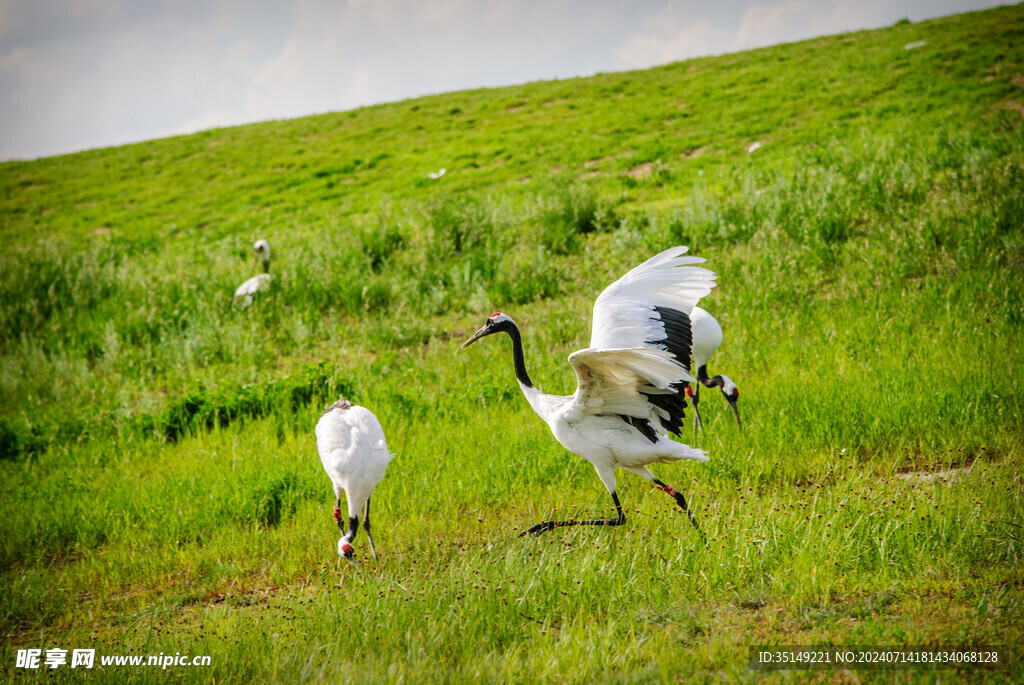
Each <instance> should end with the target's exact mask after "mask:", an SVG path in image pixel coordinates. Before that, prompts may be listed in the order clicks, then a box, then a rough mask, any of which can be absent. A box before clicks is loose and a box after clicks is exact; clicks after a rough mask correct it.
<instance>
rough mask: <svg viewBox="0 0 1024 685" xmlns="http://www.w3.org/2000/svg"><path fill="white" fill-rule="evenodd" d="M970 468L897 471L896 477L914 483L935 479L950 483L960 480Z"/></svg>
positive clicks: (920, 483)
mask: <svg viewBox="0 0 1024 685" xmlns="http://www.w3.org/2000/svg"><path fill="white" fill-rule="evenodd" d="M970 470H971V469H970V467H965V468H958V469H943V470H941V471H908V472H907V473H897V474H896V477H897V478H899V479H900V480H905V481H907V482H908V483H912V484H914V485H926V484H928V483H934V482H935V481H938V482H940V483H946V484H949V483H953V482H955V481H958V480H960V479H961V478H963V477H964V476H966V475H967V474H968V473H970Z"/></svg>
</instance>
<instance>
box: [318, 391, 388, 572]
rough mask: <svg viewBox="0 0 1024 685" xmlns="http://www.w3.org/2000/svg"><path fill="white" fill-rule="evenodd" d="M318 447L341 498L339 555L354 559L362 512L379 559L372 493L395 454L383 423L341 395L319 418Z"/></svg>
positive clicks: (336, 510) (337, 507)
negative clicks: (344, 512)
mask: <svg viewBox="0 0 1024 685" xmlns="http://www.w3.org/2000/svg"><path fill="white" fill-rule="evenodd" d="M316 446H317V450H318V451H319V452H320V461H321V462H322V463H323V465H324V471H326V472H327V475H328V476H330V478H331V483H332V484H333V485H334V494H335V495H336V496H337V498H338V503H337V504H336V505H335V506H334V519H335V520H336V521H337V522H338V529H339V530H340V531H341V533H342V537H341V539H340V540H338V554H340V555H341V556H343V557H345V558H346V559H349V560H351V559H353V558H354V556H355V550H353V548H352V541H353V540H354V539H355V537H356V532H358V530H359V513H360V511H362V512H363V529H364V530H366V539H367V540H368V541H369V542H370V551H371V552H372V553H373V558H374V559H376V558H377V549H376V547H374V545H373V538H372V537H370V496H371V495H372V494H373V489H374V488H375V487H377V484H378V483H380V481H381V480H382V479H383V478H384V472H385V471H387V468H388V462H390V461H391V457H392V455H391V452H389V451H388V445H387V442H386V441H385V440H384V430H383V429H382V428H381V427H380V422H379V421H378V420H377V417H376V416H374V415H373V414H372V413H371V412H370V410H369V409H366V408H365V407H360V406H358V405H354V404H352V403H351V402H349V401H348V400H346V399H345V398H343V397H342V398H339V399H338V401H337V402H335V403H334V404H332V405H331V406H330V407H328V408H327V411H325V412H324V413H323V415H322V416H321V417H320V420H319V421H317V424H316ZM342 492H344V493H345V498H346V499H347V500H348V527H347V528H346V527H345V525H344V524H343V523H342V521H341V494H342Z"/></svg>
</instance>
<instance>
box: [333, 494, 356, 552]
mask: <svg viewBox="0 0 1024 685" xmlns="http://www.w3.org/2000/svg"><path fill="white" fill-rule="evenodd" d="M334 520H335V521H337V522H338V530H340V531H341V534H342V538H341V540H339V541H338V554H340V555H341V556H343V557H345V558H346V559H351V558H352V556H353V554H354V552H355V550H354V549H352V544H351V543H352V541H353V540H355V539H356V532H358V530H359V517H358V516H349V517H348V530H345V527H344V525H343V524H342V522H341V498H340V497H339V498H338V503H337V504H335V505H334Z"/></svg>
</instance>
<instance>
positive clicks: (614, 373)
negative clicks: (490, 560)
mask: <svg viewBox="0 0 1024 685" xmlns="http://www.w3.org/2000/svg"><path fill="white" fill-rule="evenodd" d="M686 251H687V248H685V247H673V248H671V249H668V250H666V251H664V252H662V253H661V254H658V255H656V256H654V257H652V258H651V259H649V260H647V261H646V262H644V263H643V264H641V265H640V266H638V267H636V268H635V269H633V270H632V271H630V272H629V273H627V274H626V275H625V276H623V277H622V278H620V279H619V280H617V281H615V282H614V283H612V284H611V285H610V286H608V287H607V288H605V290H604V292H602V293H601V295H600V296H599V297H598V298H597V301H596V302H595V303H594V320H593V327H592V333H591V337H590V347H588V348H586V349H582V350H578V351H576V352H573V353H572V354H570V355H569V363H570V364H571V365H572V367H573V370H574V371H575V372H576V379H577V381H578V387H577V389H576V392H575V393H574V394H573V395H569V396H560V395H548V394H545V393H542V392H541V391H540V390H538V389H537V388H536V387H534V385H533V382H532V381H531V380H530V376H529V375H528V374H527V372H526V363H525V361H524V358H523V343H522V337H521V335H520V332H519V327H518V326H517V325H516V323H515V322H514V321H513V320H512V319H511V318H510V317H509V316H507V315H506V314H502V313H501V312H497V313H495V314H492V315H491V316H490V318H488V319H487V322H486V323H485V324H484V325H483V327H481V328H480V330H478V331H477V332H476V333H474V334H473V336H472V337H471V338H469V340H467V341H466V342H465V343H463V344H462V347H463V348H465V347H467V346H469V345H471V344H472V343H474V342H475V341H477V340H479V339H480V338H482V337H484V336H487V335H492V334H494V333H507V334H508V335H509V337H510V338H511V339H512V360H513V364H514V367H515V374H516V379H517V380H518V381H519V387H520V389H521V390H522V391H523V395H525V396H526V400H527V402H529V403H530V406H531V407H532V408H533V410H534V412H536V413H537V415H538V416H540V417H541V418H542V419H544V421H545V422H546V423H547V424H548V427H549V428H550V429H551V432H552V433H553V434H554V436H555V439H556V440H558V442H559V443H560V444H561V445H562V446H563V447H565V449H567V450H569V451H570V452H572V453H573V454H575V455H577V456H580V457H582V458H583V459H586V460H587V461H589V462H590V463H591V464H592V465H593V467H594V469H595V470H596V471H597V475H598V477H599V478H600V479H601V482H602V483H604V486H605V488H607V489H608V492H609V493H610V494H611V496H612V501H613V502H614V503H615V509H616V511H617V512H618V516H617V517H616V518H614V519H596V520H583V521H575V520H570V521H543V522H541V523H538V524H537V525H535V526H533V527H532V528H530V529H529V530H527V531H525V532H523V533H521V534H520V536H522V535H525V534H526V533H533V534H534V535H539V534H540V533H543V532H544V531H548V530H551V529H553V528H556V527H559V526H578V525H588V526H618V525H621V524H623V523H625V521H626V515H625V514H624V513H623V511H622V505H621V504H620V502H619V497H618V494H617V493H616V484H615V469H616V468H622V469H624V470H626V471H629V472H630V473H634V474H636V475H638V476H640V477H642V478H646V479H647V480H649V481H651V482H652V483H654V484H655V485H656V486H657V487H658V488H660V489H661V490H663V491H664V492H666V493H667V494H668V495H670V496H671V497H673V498H674V499H675V501H676V503H677V504H678V505H679V506H680V507H681V508H682V510H683V511H684V512H685V513H686V515H687V517H688V518H689V520H690V522H691V523H693V525H694V526H695V527H697V530H698V531H700V528H699V526H698V525H697V519H696V518H695V517H694V516H693V512H691V511H690V509H689V507H688V506H687V504H686V498H685V497H683V494H682V493H681V492H678V491H677V490H675V489H673V488H671V487H669V486H668V485H666V484H665V483H663V482H661V481H660V480H658V479H657V478H655V477H654V474H653V473H651V472H650V470H649V469H648V468H647V466H648V465H649V464H652V463H654V462H663V463H664V462H673V461H677V460H680V459H694V460H696V461H707V460H708V457H707V455H705V454H704V452H703V451H702V450H698V449H693V448H691V447H688V446H686V445H683V444H682V443H678V442H674V441H673V440H671V439H670V438H669V437H668V435H667V434H668V433H674V434H676V435H678V434H679V429H680V427H681V426H682V419H683V415H684V409H685V408H686V397H685V395H684V393H683V392H682V390H683V388H684V387H685V384H686V383H695V382H696V379H695V378H694V377H693V376H691V375H690V373H689V371H688V369H689V368H690V355H691V344H692V337H691V336H692V331H691V326H690V313H691V312H692V311H693V308H694V307H695V306H696V304H697V302H698V301H699V300H700V298H702V297H704V296H705V295H707V294H708V293H709V292H711V289H712V288H713V287H715V280H714V279H715V274H714V273H713V272H711V271H709V270H707V269H705V268H703V267H698V266H694V265H695V264H699V263H701V262H703V261H704V260H703V259H701V258H700V257H684V256H683V255H684V254H685V253H686ZM701 535H702V536H703V533H701Z"/></svg>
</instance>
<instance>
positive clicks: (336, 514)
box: [334, 507, 341, 519]
mask: <svg viewBox="0 0 1024 685" xmlns="http://www.w3.org/2000/svg"><path fill="white" fill-rule="evenodd" d="M334 518H335V519H340V518H341V507H334Z"/></svg>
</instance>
